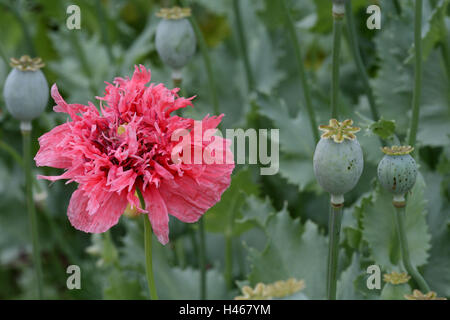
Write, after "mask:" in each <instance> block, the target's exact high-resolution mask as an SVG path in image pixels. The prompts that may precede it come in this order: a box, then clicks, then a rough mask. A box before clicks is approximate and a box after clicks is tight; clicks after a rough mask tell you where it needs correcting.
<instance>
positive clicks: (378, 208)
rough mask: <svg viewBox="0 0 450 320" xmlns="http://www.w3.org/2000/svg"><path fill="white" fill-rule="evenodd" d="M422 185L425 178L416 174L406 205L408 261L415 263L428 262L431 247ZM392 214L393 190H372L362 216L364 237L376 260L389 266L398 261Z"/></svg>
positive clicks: (396, 239) (396, 235) (398, 247)
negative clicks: (372, 193)
mask: <svg viewBox="0 0 450 320" xmlns="http://www.w3.org/2000/svg"><path fill="white" fill-rule="evenodd" d="M425 188H426V186H425V182H424V180H423V178H422V176H421V175H419V176H418V177H417V181H416V184H415V186H414V187H413V189H412V191H411V194H410V196H409V197H408V199H407V205H406V219H405V229H406V237H407V240H408V247H409V252H410V257H411V263H412V264H413V265H415V266H421V265H424V264H425V263H426V262H427V258H428V250H429V249H430V234H429V233H428V226H427V223H426V220H425V215H426V210H425V205H426V201H425V200H424V190H425ZM395 214H397V212H396V210H395V208H394V206H393V205H392V194H390V193H388V192H387V191H385V190H384V189H381V188H378V189H377V191H375V192H374V198H373V204H372V205H370V206H368V208H367V210H366V211H365V212H364V217H363V238H364V239H365V240H366V241H367V242H368V244H369V247H370V250H371V253H372V256H373V258H374V260H375V262H376V263H377V264H378V265H380V266H383V267H385V268H389V269H392V268H394V267H395V266H397V265H399V264H400V263H401V255H400V246H399V241H398V234H397V230H396V224H395Z"/></svg>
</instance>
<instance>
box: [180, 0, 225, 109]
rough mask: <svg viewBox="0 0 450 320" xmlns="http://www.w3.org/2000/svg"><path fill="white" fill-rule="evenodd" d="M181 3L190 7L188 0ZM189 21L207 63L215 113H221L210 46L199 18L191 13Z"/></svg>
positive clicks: (181, 0) (182, 0)
mask: <svg viewBox="0 0 450 320" xmlns="http://www.w3.org/2000/svg"><path fill="white" fill-rule="evenodd" d="M180 2H181V4H182V5H183V6H184V7H188V5H187V3H186V0H180ZM189 22H190V23H191V25H192V28H193V29H194V33H195V37H196V38H197V41H198V45H199V47H200V51H201V52H202V56H203V61H204V63H205V67H206V73H207V76H208V84H209V92H210V94H211V100H212V103H213V107H214V113H215V114H217V115H218V114H219V99H218V97H217V87H216V80H215V78H214V72H213V68H212V64H211V58H210V56H209V52H208V46H207V44H206V41H205V38H204V37H203V34H202V31H201V30H200V27H199V26H198V23H197V20H196V19H195V16H194V15H191V16H190V17H189Z"/></svg>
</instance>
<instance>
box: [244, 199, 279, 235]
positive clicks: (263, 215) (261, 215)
mask: <svg viewBox="0 0 450 320" xmlns="http://www.w3.org/2000/svg"><path fill="white" fill-rule="evenodd" d="M274 212H275V209H274V208H273V207H272V204H271V203H270V199H269V197H267V196H266V198H265V199H264V201H263V200H261V199H259V198H257V197H256V196H254V195H250V196H249V197H248V198H247V199H246V201H245V205H244V207H243V208H242V219H240V220H238V221H237V222H239V223H244V222H247V221H250V222H255V223H256V224H257V225H258V226H260V227H262V228H264V227H265V226H266V223H267V220H268V219H269V218H270V216H272V215H273V213H274Z"/></svg>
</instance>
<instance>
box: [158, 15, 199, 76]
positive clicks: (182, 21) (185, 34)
mask: <svg viewBox="0 0 450 320" xmlns="http://www.w3.org/2000/svg"><path fill="white" fill-rule="evenodd" d="M157 15H158V16H159V17H161V18H163V20H161V22H160V23H159V24H158V27H157V29H156V39H155V42H156V50H157V51H158V54H159V56H160V58H161V60H162V61H163V62H164V63H165V64H167V65H168V66H170V67H171V68H172V69H174V70H180V69H181V68H183V67H184V66H185V65H186V64H187V63H188V62H189V60H190V59H191V58H192V56H193V55H194V53H195V48H196V45H197V41H196V38H195V33H194V30H193V29H192V26H191V24H190V22H189V20H187V19H186V17H188V16H190V9H187V8H184V9H182V8H179V7H175V8H171V9H162V10H161V11H160V12H159V13H158V14H157Z"/></svg>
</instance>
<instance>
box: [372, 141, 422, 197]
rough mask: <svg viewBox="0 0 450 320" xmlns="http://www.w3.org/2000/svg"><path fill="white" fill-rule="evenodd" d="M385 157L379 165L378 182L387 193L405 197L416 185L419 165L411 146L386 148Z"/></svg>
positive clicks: (384, 149)
mask: <svg viewBox="0 0 450 320" xmlns="http://www.w3.org/2000/svg"><path fill="white" fill-rule="evenodd" d="M382 150H383V152H384V153H385V156H384V157H383V159H381V161H380V163H379V164H378V180H379V181H380V184H381V185H382V186H383V188H385V189H386V190H387V191H389V192H391V193H393V194H394V195H396V196H403V195H404V194H406V193H407V192H408V191H409V190H411V188H412V187H413V186H414V184H415V183H416V177H417V165H416V161H414V158H413V157H411V155H410V154H409V153H411V152H412V151H413V150H414V148H412V147H410V146H392V147H390V148H388V147H384V148H383V149H382Z"/></svg>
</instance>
